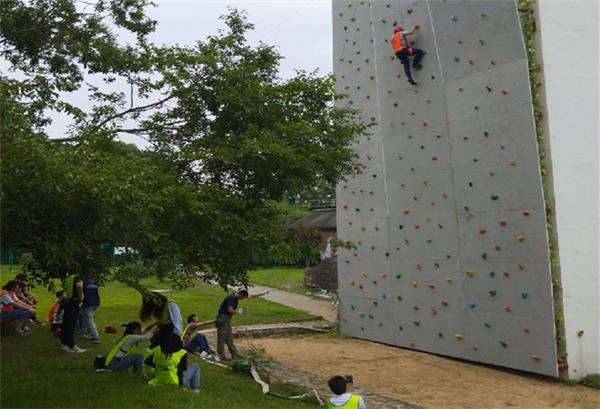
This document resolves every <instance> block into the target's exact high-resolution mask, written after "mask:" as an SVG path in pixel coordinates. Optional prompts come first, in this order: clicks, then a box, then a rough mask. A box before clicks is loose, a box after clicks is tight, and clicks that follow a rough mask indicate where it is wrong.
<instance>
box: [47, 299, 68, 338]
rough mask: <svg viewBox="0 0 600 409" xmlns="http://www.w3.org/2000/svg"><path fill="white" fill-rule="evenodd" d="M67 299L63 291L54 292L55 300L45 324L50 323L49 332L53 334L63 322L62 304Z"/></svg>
mask: <svg viewBox="0 0 600 409" xmlns="http://www.w3.org/2000/svg"><path fill="white" fill-rule="evenodd" d="M66 298H67V293H66V292H65V290H60V291H57V292H56V300H55V301H54V302H53V303H52V306H51V307H50V311H48V317H47V318H46V322H48V323H50V331H51V332H53V333H55V332H56V330H57V329H59V328H60V326H61V325H62V321H63V313H64V302H65V300H66Z"/></svg>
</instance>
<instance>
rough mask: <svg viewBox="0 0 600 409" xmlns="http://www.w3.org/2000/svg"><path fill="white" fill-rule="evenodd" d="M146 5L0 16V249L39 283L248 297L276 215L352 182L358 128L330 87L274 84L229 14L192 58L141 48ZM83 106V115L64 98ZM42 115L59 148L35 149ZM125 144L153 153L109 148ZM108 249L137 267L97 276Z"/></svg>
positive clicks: (277, 225)
mask: <svg viewBox="0 0 600 409" xmlns="http://www.w3.org/2000/svg"><path fill="white" fill-rule="evenodd" d="M147 4H148V3H147V2H146V1H145V0H102V1H99V2H97V3H94V4H92V5H89V4H87V3H77V2H76V1H73V0H7V1H5V2H2V4H1V6H0V7H1V8H0V13H1V14H0V16H1V17H2V20H3V24H2V27H1V29H0V33H1V38H0V42H1V44H2V47H3V48H2V51H1V52H2V56H3V57H4V58H5V59H6V60H7V61H9V62H10V64H11V69H12V71H14V73H10V75H5V74H1V77H2V80H3V81H2V83H1V85H0V98H1V99H0V103H1V104H2V110H1V115H2V117H1V119H2V131H3V135H4V137H3V143H2V157H3V161H2V181H3V183H2V191H1V194H2V201H3V206H2V220H3V223H2V239H3V243H4V244H5V245H8V246H10V247H13V248H20V249H22V250H24V251H26V252H30V253H31V255H32V257H31V258H29V259H28V261H27V269H28V271H30V273H31V274H32V275H33V276H35V277H36V278H38V279H39V280H41V281H44V280H46V281H48V280H49V279H50V278H52V277H62V276H65V275H67V274H69V273H73V272H76V273H80V274H86V275H96V276H98V277H100V278H102V277H104V278H107V279H110V278H117V279H119V280H121V281H123V282H126V283H128V284H129V285H132V286H134V287H137V286H138V285H139V280H140V279H141V278H143V277H146V276H148V275H153V274H155V275H159V276H162V277H169V278H171V279H172V280H173V281H174V282H175V284H176V285H178V286H186V285H189V284H190V281H191V280H193V279H195V278H196V277H197V273H199V272H202V273H204V274H203V277H204V278H205V279H214V280H217V281H218V282H219V283H220V284H221V285H222V286H223V287H226V286H227V285H228V284H239V283H246V281H247V277H246V270H247V269H248V267H249V265H250V263H251V260H252V258H253V255H254V254H256V253H257V252H260V251H261V250H263V249H266V248H272V247H273V246H276V245H277V243H280V242H281V241H282V239H283V233H282V231H283V230H282V226H283V224H285V219H286V217H287V216H286V215H287V214H288V213H289V212H288V210H286V209H282V206H281V205H280V204H279V203H281V201H282V200H283V199H284V198H286V197H289V196H290V195H293V194H294V193H295V192H301V191H306V190H307V189H310V188H311V186H317V185H318V184H320V183H324V184H329V185H333V184H335V183H336V181H337V180H338V179H340V178H341V177H343V176H345V175H348V174H351V173H353V172H355V171H356V170H357V169H358V164H357V162H356V159H357V158H356V155H355V153H354V152H353V151H352V149H350V145H351V144H352V143H353V142H354V141H355V140H356V138H357V137H358V136H360V135H361V134H363V133H364V132H365V131H366V128H367V126H366V125H365V124H362V123H360V122H358V121H357V115H356V114H357V113H356V112H355V111H353V110H350V109H345V108H338V107H335V105H334V104H333V102H334V101H335V100H336V99H337V98H339V97H340V96H339V95H337V94H336V93H335V91H334V79H333V78H332V77H331V76H326V77H319V76H318V75H317V74H316V73H305V72H298V73H297V75H296V76H295V77H293V78H291V79H288V80H282V79H280V78H278V77H277V72H278V68H279V66H278V63H279V60H280V59H281V56H280V55H279V54H278V53H277V52H276V51H275V49H274V48H273V47H271V46H268V45H265V44H259V45H258V46H251V45H250V44H248V43H247V41H246V35H247V33H248V31H249V30H251V29H252V24H250V23H249V22H248V21H247V20H246V18H245V16H244V14H243V13H241V12H238V11H237V10H231V11H230V13H229V14H228V15H227V16H224V17H223V20H224V23H225V26H226V28H225V29H224V30H221V31H219V32H218V33H217V34H216V35H213V36H210V37H209V38H208V39H207V40H206V41H198V42H197V44H196V45H195V46H193V47H179V46H157V45H154V44H152V43H150V42H149V41H148V34H150V33H151V32H152V31H153V30H154V27H155V24H156V23H155V22H153V21H152V20H150V19H149V18H148V17H147V16H146V14H145V7H146V5H147ZM123 33H124V34H127V35H128V36H129V37H133V38H134V42H133V43H132V44H125V43H123V41H122V38H121V37H122V36H121V37H120V36H119V35H120V34H123ZM90 78H94V81H93V84H94V85H91V84H92V82H91V81H90V82H88V79H90ZM117 82H119V83H122V84H127V86H128V87H129V88H130V92H129V95H128V96H126V95H125V93H124V92H122V91H118V90H117V91H115V89H118V87H115V83H117ZM86 90H87V93H88V96H89V99H90V100H91V101H93V102H94V106H93V107H92V108H91V109H89V108H86V107H84V106H75V105H72V104H69V103H66V102H65V98H63V97H62V96H63V95H65V93H69V92H74V91H78V92H84V91H86ZM136 102H139V103H136ZM50 111H62V112H65V113H67V114H68V115H70V116H71V117H72V118H73V119H74V120H75V122H74V124H73V126H72V127H71V129H70V135H69V136H67V137H64V135H60V136H61V137H62V138H60V139H59V141H61V142H64V143H57V142H56V141H57V140H56V139H49V138H48V137H49V135H46V133H45V128H44V126H45V125H47V124H48V122H49V119H48V116H47V115H48V112H50ZM123 133H130V134H135V135H138V136H142V137H143V138H145V139H147V140H148V141H149V142H150V143H151V148H150V149H148V150H147V151H140V150H138V149H137V148H136V147H135V146H132V145H126V144H123V143H121V142H118V141H116V137H117V136H118V135H120V134H123ZM106 245H120V246H124V247H125V248H128V249H131V250H132V251H133V254H135V257H136V262H135V263H133V264H131V265H126V266H120V267H119V268H117V269H112V270H111V269H110V268H109V267H110V257H109V255H108V254H106V251H105V249H106Z"/></svg>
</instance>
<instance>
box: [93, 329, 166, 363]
mask: <svg viewBox="0 0 600 409" xmlns="http://www.w3.org/2000/svg"><path fill="white" fill-rule="evenodd" d="M157 329H158V327H155V328H153V329H152V330H150V331H148V332H147V333H145V334H143V335H142V324H140V323H139V322H137V321H132V322H130V323H129V324H127V325H125V332H124V334H123V336H122V337H121V339H119V340H118V341H117V343H116V344H115V346H114V347H113V349H111V350H110V352H109V353H108V356H107V357H106V361H105V363H104V365H106V369H108V370H109V371H114V372H116V371H124V370H126V369H127V368H129V367H130V366H133V373H135V374H141V373H142V364H143V362H144V357H143V356H142V354H140V353H138V352H135V347H136V345H137V344H139V343H140V342H144V341H149V340H150V338H152V337H153V336H154V332H155V331H156V330H157Z"/></svg>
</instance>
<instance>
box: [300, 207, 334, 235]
mask: <svg viewBox="0 0 600 409" xmlns="http://www.w3.org/2000/svg"><path fill="white" fill-rule="evenodd" d="M299 225H303V226H307V227H312V228H317V229H321V230H336V228H337V226H336V221H335V207H317V208H313V209H311V211H310V214H308V215H307V216H304V217H303V218H302V219H300V220H298V221H296V222H294V223H292V226H291V227H295V226H299Z"/></svg>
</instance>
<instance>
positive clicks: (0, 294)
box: [0, 280, 35, 335]
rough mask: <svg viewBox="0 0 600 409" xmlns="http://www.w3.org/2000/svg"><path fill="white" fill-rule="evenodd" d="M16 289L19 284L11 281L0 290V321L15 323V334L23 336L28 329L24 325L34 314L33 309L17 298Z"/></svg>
mask: <svg viewBox="0 0 600 409" xmlns="http://www.w3.org/2000/svg"><path fill="white" fill-rule="evenodd" d="M18 289H19V283H18V282H17V281H15V280H11V281H9V282H8V283H6V285H5V286H4V287H2V290H0V319H1V320H2V321H5V320H6V321H11V320H15V321H17V328H16V331H17V334H19V335H25V334H27V333H29V328H27V326H26V325H25V324H26V323H27V320H29V319H30V318H31V316H32V315H33V314H35V309H34V308H32V307H31V306H30V305H29V304H25V303H24V302H21V301H20V300H19V299H18V298H17V296H16V292H17V291H18Z"/></svg>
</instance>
